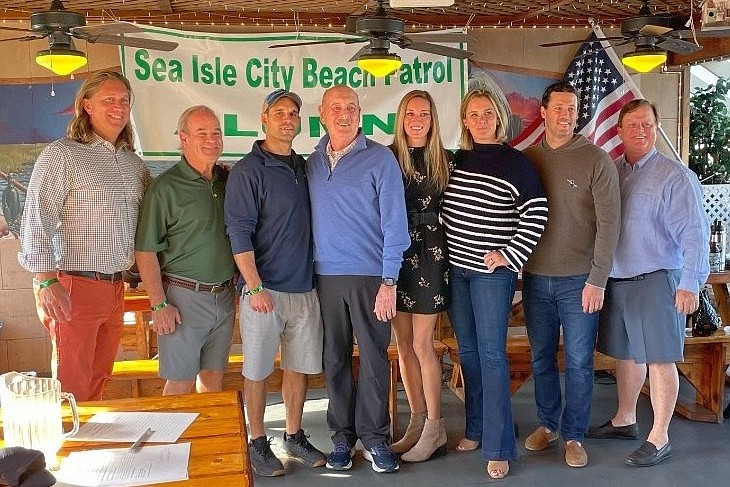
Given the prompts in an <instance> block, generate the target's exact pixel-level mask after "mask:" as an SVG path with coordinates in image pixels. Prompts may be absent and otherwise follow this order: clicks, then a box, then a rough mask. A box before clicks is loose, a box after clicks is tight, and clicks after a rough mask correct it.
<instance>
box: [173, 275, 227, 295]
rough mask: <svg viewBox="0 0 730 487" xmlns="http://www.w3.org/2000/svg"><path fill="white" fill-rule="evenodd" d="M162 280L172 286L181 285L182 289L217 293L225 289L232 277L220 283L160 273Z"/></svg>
mask: <svg viewBox="0 0 730 487" xmlns="http://www.w3.org/2000/svg"><path fill="white" fill-rule="evenodd" d="M162 282H166V283H167V284H170V285H172V286H177V287H181V288H184V289H190V290H191V291H199V292H203V293H212V294H215V293H219V292H221V291H225V289H226V288H227V287H228V285H229V284H231V282H232V279H228V280H227V281H223V282H222V283H220V284H203V283H202V282H199V281H193V280H192V279H184V278H181V277H172V276H168V275H165V274H163V275H162Z"/></svg>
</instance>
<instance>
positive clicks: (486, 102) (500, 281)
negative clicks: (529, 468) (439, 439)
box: [442, 89, 547, 478]
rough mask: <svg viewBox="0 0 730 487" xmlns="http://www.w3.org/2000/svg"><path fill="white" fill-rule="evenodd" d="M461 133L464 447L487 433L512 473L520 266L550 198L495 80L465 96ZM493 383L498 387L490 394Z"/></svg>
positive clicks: (494, 454)
mask: <svg viewBox="0 0 730 487" xmlns="http://www.w3.org/2000/svg"><path fill="white" fill-rule="evenodd" d="M461 119H462V120H461V121H462V128H461V143H460V147H461V148H460V150H459V151H458V152H457V153H456V160H455V164H456V168H455V169H454V172H453V173H452V174H451V178H450V180H449V185H448V187H447V188H446V192H445V193H444V202H443V208H442V218H443V223H444V228H445V230H446V242H447V248H448V254H449V263H450V264H451V299H450V303H449V316H450V318H451V324H452V326H453V328H454V331H455V333H456V339H457V341H458V343H459V357H460V359H461V367H462V371H463V373H464V389H465V408H466V431H465V434H464V438H463V439H462V440H461V442H460V443H459V445H458V446H457V450H460V451H467V450H474V449H476V448H477V447H478V446H479V444H480V443H481V447H482V458H484V459H485V460H487V461H488V464H487V473H488V474H489V476H490V477H492V478H503V477H505V476H506V475H507V473H508V472H509V460H514V459H515V458H516V456H517V452H516V447H515V436H514V429H513V426H512V405H511V401H510V387H509V364H508V361H507V350H506V348H507V325H508V320H509V312H510V307H511V304H512V298H513V296H514V292H515V284H516V281H517V273H518V272H519V271H520V269H521V268H522V266H523V264H524V263H525V261H526V260H527V258H528V257H529V256H530V253H531V252H532V249H533V248H534V247H535V245H536V244H537V241H538V240H539V238H540V235H541V234H542V231H543V229H544V228H545V223H546V221H547V199H546V198H545V194H544V192H543V189H542V186H541V184H540V179H539V177H538V175H537V172H536V171H535V168H534V167H533V166H532V164H531V163H530V161H528V160H527V159H526V158H525V157H524V156H523V155H522V153H521V152H519V151H517V150H515V149H513V148H511V147H509V146H508V145H506V144H504V141H505V138H506V134H507V122H508V115H507V109H506V108H505V107H504V105H503V104H502V103H500V102H499V101H498V98H497V97H495V96H494V95H493V94H492V93H491V92H489V91H487V90H482V89H478V90H471V91H469V92H468V93H467V94H466V96H465V97H464V99H463V100H462V102H461ZM483 391H487V392H488V393H489V394H490V397H489V398H488V400H487V401H484V400H483V393H482V392H483Z"/></svg>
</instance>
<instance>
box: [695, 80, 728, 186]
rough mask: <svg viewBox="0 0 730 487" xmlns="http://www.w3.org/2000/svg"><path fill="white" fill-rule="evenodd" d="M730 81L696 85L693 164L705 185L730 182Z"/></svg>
mask: <svg viewBox="0 0 730 487" xmlns="http://www.w3.org/2000/svg"><path fill="white" fill-rule="evenodd" d="M728 91H730V80H727V79H724V78H719V79H718V80H717V83H715V84H714V85H710V86H708V87H707V88H696V89H695V90H694V91H693V92H692V95H691V96H690V99H689V105H690V124H689V167H690V169H692V170H693V171H694V172H695V173H697V176H698V177H699V179H700V182H702V183H703V184H723V183H727V182H730V113H729V112H728V108H727V104H726V103H727V98H726V96H727V93H728Z"/></svg>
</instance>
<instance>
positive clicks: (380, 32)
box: [269, 0, 474, 77]
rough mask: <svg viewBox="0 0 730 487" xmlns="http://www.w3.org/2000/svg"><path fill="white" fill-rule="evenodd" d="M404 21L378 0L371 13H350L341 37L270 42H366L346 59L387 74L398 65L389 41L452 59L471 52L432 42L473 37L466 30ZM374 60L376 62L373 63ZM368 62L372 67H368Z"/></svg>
mask: <svg viewBox="0 0 730 487" xmlns="http://www.w3.org/2000/svg"><path fill="white" fill-rule="evenodd" d="M404 29H405V22H404V21H402V20H400V19H397V18H395V17H390V16H388V15H387V13H386V12H385V8H384V7H383V0H378V7H377V9H376V11H375V14H374V15H372V16H350V17H348V18H347V23H346V25H345V35H346V36H347V37H344V38H341V39H327V40H321V41H311V42H292V43H287V44H276V45H273V46H269V47H272V48H277V47H292V46H307V45H315V44H332V43H344V44H355V43H360V42H367V43H368V44H367V45H366V46H364V47H362V48H361V49H360V50H359V51H357V52H356V53H355V55H353V56H352V57H351V58H350V59H349V60H350V61H357V62H358V66H360V67H361V68H362V69H365V70H366V71H368V72H370V73H372V74H374V75H375V76H381V77H382V76H386V75H388V74H390V73H392V72H394V71H395V70H397V69H398V68H399V67H400V66H401V64H402V63H401V61H400V57H399V56H398V55H397V54H393V53H390V52H388V50H389V49H390V45H391V44H395V45H396V46H398V47H400V48H402V49H412V50H414V51H421V52H428V53H431V54H437V55H440V56H447V57H451V58H455V59H467V58H469V57H471V56H472V55H473V54H474V53H473V52H471V51H467V50H464V49H458V48H455V47H448V46H443V45H441V44H435V43H436V42H445V43H461V42H467V41H469V40H472V41H473V40H474V39H472V38H471V37H469V36H468V35H466V34H462V33H458V32H453V33H450V32H444V33H428V32H425V33H413V34H408V35H406V34H405V33H404ZM373 64H375V65H376V66H372V65H373ZM365 66H369V67H370V68H372V69H369V68H368V67H365Z"/></svg>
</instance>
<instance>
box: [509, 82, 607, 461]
mask: <svg viewBox="0 0 730 487" xmlns="http://www.w3.org/2000/svg"><path fill="white" fill-rule="evenodd" d="M540 114H541V116H542V118H543V119H544V121H545V137H544V138H543V140H542V142H541V143H540V144H538V145H535V146H533V147H530V148H528V149H527V150H525V155H526V156H527V157H528V158H529V159H530V160H531V161H532V162H533V163H534V164H535V167H536V168H537V170H538V173H539V174H540V179H541V181H542V184H543V187H544V188H545V192H546V193H547V197H548V222H547V226H546V227H545V232H544V233H543V234H542V238H541V239H540V241H539V242H538V244H537V247H535V250H534V251H533V252H532V255H531V257H530V259H529V260H528V261H527V264H525V268H524V271H525V272H524V276H523V278H524V286H523V296H522V297H523V306H524V310H525V319H526V322H527V333H528V335H529V338H530V348H531V350H532V373H533V377H534V380H535V402H536V404H537V414H538V419H539V421H540V426H538V427H537V429H536V430H535V431H534V432H533V433H532V434H531V435H530V436H528V437H527V439H526V440H525V448H527V449H528V450H533V451H537V450H543V449H545V448H547V447H548V446H549V445H550V443H552V442H553V441H555V440H557V439H558V438H559V437H562V439H563V441H565V462H566V463H567V464H568V465H569V466H571V467H584V466H585V465H587V464H588V454H587V453H586V451H585V449H584V448H583V446H582V444H581V442H582V441H583V438H584V436H585V432H586V430H587V428H588V422H589V420H590V408H591V396H592V393H593V349H594V345H595V341H596V332H597V327H598V311H599V310H600V309H601V307H602V306H603V294H604V289H605V287H606V281H607V279H608V275H609V273H610V272H611V264H612V258H613V253H614V250H615V248H616V242H617V240H618V233H619V219H620V209H621V208H620V196H619V186H618V175H617V172H616V168H615V166H614V164H613V162H612V161H611V158H610V157H609V155H608V154H607V153H606V152H604V151H603V150H601V149H599V148H598V147H596V146H594V145H593V144H591V143H590V142H589V141H588V140H587V139H586V138H585V137H583V136H582V135H574V134H573V131H574V130H575V126H576V122H577V118H578V96H577V92H576V90H575V88H573V86H572V85H570V84H569V83H567V82H565V81H561V82H558V83H554V84H552V85H550V86H548V87H547V89H546V90H545V93H544V95H543V98H542V103H541V107H540ZM561 326H562V331H563V344H564V350H565V404H564V406H563V404H562V398H561V391H560V378H559V373H558V360H557V351H558V345H559V342H560V328H561ZM561 415H562V418H561Z"/></svg>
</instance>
